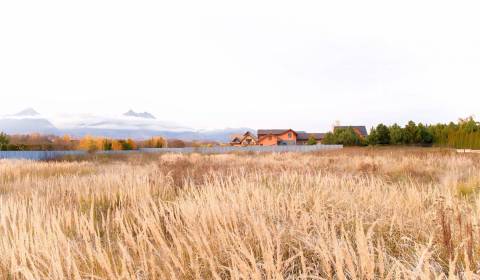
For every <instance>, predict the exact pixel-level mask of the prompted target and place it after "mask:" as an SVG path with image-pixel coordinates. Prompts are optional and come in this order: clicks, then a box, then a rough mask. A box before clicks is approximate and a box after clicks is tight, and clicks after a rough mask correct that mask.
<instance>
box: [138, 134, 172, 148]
mask: <svg viewBox="0 0 480 280" xmlns="http://www.w3.org/2000/svg"><path fill="white" fill-rule="evenodd" d="M166 145H167V142H166V141H165V139H163V138H162V137H158V136H157V137H152V138H150V139H148V140H147V141H145V142H144V143H143V147H144V148H165V146H166Z"/></svg>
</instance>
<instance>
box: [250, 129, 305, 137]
mask: <svg viewBox="0 0 480 280" xmlns="http://www.w3.org/2000/svg"><path fill="white" fill-rule="evenodd" d="M287 131H292V132H293V133H295V134H298V133H297V132H295V131H294V130H293V129H291V128H287V129H259V130H258V131H257V135H267V134H272V135H280V134H283V133H285V132H287Z"/></svg>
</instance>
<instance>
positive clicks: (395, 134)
mask: <svg viewBox="0 0 480 280" xmlns="http://www.w3.org/2000/svg"><path fill="white" fill-rule="evenodd" d="M388 130H389V131H390V144H392V145H402V144H405V132H404V130H403V128H402V127H400V126H399V125H398V124H393V125H392V126H390V128H389V129H388Z"/></svg>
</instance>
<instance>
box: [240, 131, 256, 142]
mask: <svg viewBox="0 0 480 280" xmlns="http://www.w3.org/2000/svg"><path fill="white" fill-rule="evenodd" d="M247 136H250V137H252V138H253V139H255V140H257V136H255V135H254V134H253V133H251V132H250V131H247V132H245V134H243V136H242V138H245V137H247Z"/></svg>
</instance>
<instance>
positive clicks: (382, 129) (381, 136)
mask: <svg viewBox="0 0 480 280" xmlns="http://www.w3.org/2000/svg"><path fill="white" fill-rule="evenodd" d="M376 130H377V137H378V144H381V145H388V144H390V130H389V129H388V127H387V126H386V125H384V124H383V123H381V124H379V125H377V129H376Z"/></svg>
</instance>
